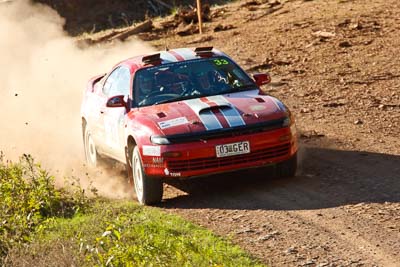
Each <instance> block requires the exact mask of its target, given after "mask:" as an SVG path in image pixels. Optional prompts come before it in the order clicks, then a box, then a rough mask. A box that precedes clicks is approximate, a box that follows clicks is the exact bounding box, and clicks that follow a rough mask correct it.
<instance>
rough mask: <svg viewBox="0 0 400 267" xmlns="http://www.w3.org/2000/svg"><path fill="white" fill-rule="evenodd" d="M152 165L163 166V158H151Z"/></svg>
mask: <svg viewBox="0 0 400 267" xmlns="http://www.w3.org/2000/svg"><path fill="white" fill-rule="evenodd" d="M153 163H157V164H163V163H164V158H153Z"/></svg>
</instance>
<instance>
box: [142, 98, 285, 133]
mask: <svg viewBox="0 0 400 267" xmlns="http://www.w3.org/2000/svg"><path fill="white" fill-rule="evenodd" d="M136 115H137V116H143V117H145V118H146V119H147V120H150V121H152V122H153V123H154V127H155V128H156V129H157V130H156V129H155V130H156V131H155V132H158V134H161V135H165V136H171V135H181V134H191V133H192V134H196V133H202V132H208V131H210V132H215V131H220V130H226V129H232V128H235V127H241V128H245V127H246V126H251V125H256V124H260V123H261V124H262V123H267V122H270V121H276V120H281V119H284V118H286V117H287V110H286V107H285V106H284V105H283V104H282V102H280V101H279V100H278V99H276V98H274V97H271V96H265V95H259V94H258V90H251V91H245V92H238V93H233V94H225V95H217V96H209V97H202V98H196V99H189V100H184V101H177V102H172V103H166V104H160V105H154V106H148V107H143V108H139V109H138V110H137V113H136Z"/></svg>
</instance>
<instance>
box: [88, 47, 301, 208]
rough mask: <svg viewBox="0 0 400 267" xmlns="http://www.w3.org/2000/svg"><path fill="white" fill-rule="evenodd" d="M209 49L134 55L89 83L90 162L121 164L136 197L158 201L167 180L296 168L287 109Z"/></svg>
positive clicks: (287, 172)
mask: <svg viewBox="0 0 400 267" xmlns="http://www.w3.org/2000/svg"><path fill="white" fill-rule="evenodd" d="M269 82H270V76H269V75H268V74H254V75H253V77H252V78H251V77H250V76H249V75H248V74H246V72H245V71H244V70H243V69H241V68H240V67H239V66H238V65H237V64H236V63H235V62H234V61H233V60H232V59H231V58H230V57H228V56H227V55H226V54H224V53H223V52H220V51H219V50H217V49H214V48H212V47H199V48H195V49H190V48H180V49H173V50H166V51H161V52H158V53H154V54H150V55H144V56H137V57H133V58H129V59H127V60H124V61H122V62H120V63H118V64H117V65H115V66H114V67H113V68H112V70H111V71H110V72H109V73H107V74H102V75H99V76H96V77H93V78H92V79H90V81H89V82H88V84H87V87H86V90H85V92H84V97H83V102H82V108H81V116H82V130H83V141H84V150H85V156H86V161H87V163H88V164H89V165H91V166H96V164H98V161H99V158H100V157H104V156H106V157H111V158H113V159H115V160H117V161H120V162H123V163H125V164H126V166H127V170H128V176H129V180H130V181H131V183H133V184H134V188H135V191H136V196H137V198H138V201H139V202H140V203H142V204H146V205H147V204H153V203H157V202H160V201H161V200H162V195H163V182H165V181H167V180H168V179H186V178H189V177H197V176H206V175H211V174H216V173H222V172H231V171H236V170H240V169H246V168H254V167H263V166H266V165H272V166H273V168H271V169H272V170H274V172H275V174H276V175H278V176H283V177H288V176H294V175H295V172H296V165H297V160H296V154H297V140H296V126H295V122H294V118H293V116H292V114H291V112H290V111H289V109H288V108H287V107H286V106H285V105H284V104H283V103H282V102H281V101H279V100H278V99H276V98H274V97H272V96H270V95H267V94H266V93H265V92H264V91H263V90H261V89H260V86H262V85H264V84H267V83H269Z"/></svg>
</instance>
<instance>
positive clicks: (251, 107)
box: [250, 105, 266, 111]
mask: <svg viewBox="0 0 400 267" xmlns="http://www.w3.org/2000/svg"><path fill="white" fill-rule="evenodd" d="M250 109H251V110H252V111H260V110H264V109H266V107H265V106H264V105H253V106H250Z"/></svg>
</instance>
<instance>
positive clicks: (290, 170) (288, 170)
mask: <svg viewBox="0 0 400 267" xmlns="http://www.w3.org/2000/svg"><path fill="white" fill-rule="evenodd" d="M296 170H297V153H296V154H294V155H293V156H292V157H291V158H290V159H288V160H286V161H284V162H281V163H278V164H277V165H276V167H275V175H276V177H277V178H290V177H294V176H295V175H296Z"/></svg>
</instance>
